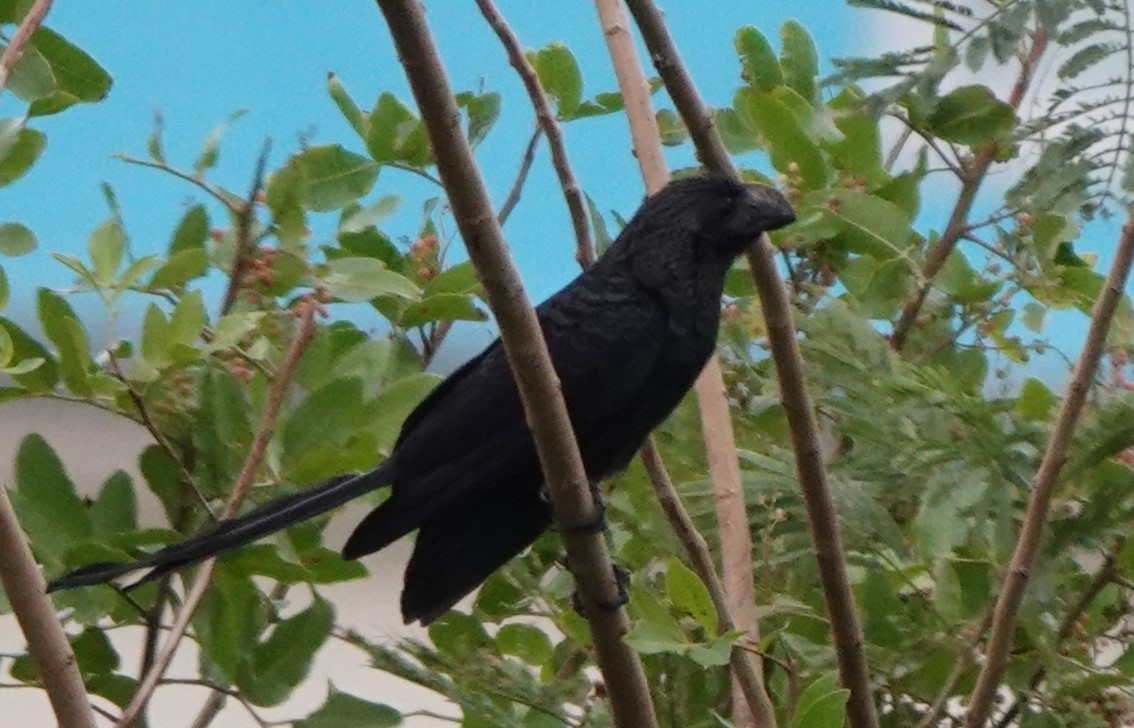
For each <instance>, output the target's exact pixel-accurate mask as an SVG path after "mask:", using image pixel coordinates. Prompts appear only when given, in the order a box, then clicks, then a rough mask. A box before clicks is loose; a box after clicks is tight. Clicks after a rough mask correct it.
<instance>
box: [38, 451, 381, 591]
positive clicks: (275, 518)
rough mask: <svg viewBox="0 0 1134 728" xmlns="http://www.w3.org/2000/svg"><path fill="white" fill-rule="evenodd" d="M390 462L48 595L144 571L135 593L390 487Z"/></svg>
mask: <svg viewBox="0 0 1134 728" xmlns="http://www.w3.org/2000/svg"><path fill="white" fill-rule="evenodd" d="M389 465H390V461H386V462H385V463H383V464H382V465H380V466H378V467H377V468H375V469H374V470H371V471H369V472H366V473H362V474H353V475H340V476H338V477H336V478H332V479H331V480H328V481H327V482H325V483H322V484H320V485H317V486H315V487H314V488H310V489H308V490H305V491H302V492H300V493H295V494H294V495H289V496H285V497H283V498H278V499H276V500H273V501H269V502H268V503H265V504H264V505H262V506H260V507H258V508H256V509H254V510H252V511H249V512H248V513H246V514H244V515H242V516H239V517H237V518H233V519H230V520H226V521H220V522H219V523H216V524H214V525H212V526H211V527H209V528H207V529H205V530H204V531H202V532H201V533H199V534H197V535H196V536H193V537H192V538H189V539H186V540H184V541H181V542H180V543H175V544H171V545H169V546H166V547H165V548H163V549H161V550H160V551H157V552H156V553H154V554H152V555H150V556H149V557H147V558H144V559H141V560H139V561H135V562H132V563H121V562H101V563H97V564H89V565H87V566H84V567H82V568H79V569H76V570H75V571H72V572H71V573H69V574H67V575H66V576H63V577H61V578H59V579H56V580H55V581H52V582H51V583H50V584H48V585H47V591H49V592H52V591H56V590H58V589H70V588H72V587H77V586H90V585H93V584H104V583H106V582H109V581H116V580H118V579H121V578H122V577H125V576H128V575H130V574H132V573H134V572H142V573H140V574H139V576H138V577H137V578H136V579H134V580H133V581H131V582H129V583H128V584H124V585H123V586H124V588H127V589H129V588H133V587H135V586H137V585H139V584H143V583H145V582H147V581H152V580H154V579H158V578H160V577H162V576H164V575H165V574H168V573H170V572H173V571H177V570H178V569H181V568H183V567H185V566H190V565H192V564H196V563H198V562H200V561H204V560H205V559H207V558H210V557H212V556H217V555H219V554H223V553H225V552H227V551H231V550H233V549H235V548H239V547H241V546H244V545H246V544H250V543H252V542H253V541H256V540H257V539H260V538H262V537H264V536H267V535H269V534H272V533H275V532H276V531H281V530H283V529H285V528H287V527H289V526H293V525H295V524H297V523H299V522H301V521H306V520H308V519H309V518H312V517H314V516H317V515H319V514H320V513H325V512H327V511H329V510H331V509H332V508H335V507H337V506H340V505H342V504H343V503H346V502H347V501H349V500H353V499H354V498H357V497H358V496H360V495H363V494H364V493H368V492H370V491H372V490H377V489H378V488H381V487H382V486H384V485H388V484H389V483H390V467H389Z"/></svg>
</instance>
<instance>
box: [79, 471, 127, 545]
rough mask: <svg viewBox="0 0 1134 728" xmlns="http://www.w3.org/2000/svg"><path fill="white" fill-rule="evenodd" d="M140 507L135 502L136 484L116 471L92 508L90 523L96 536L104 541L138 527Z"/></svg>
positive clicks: (108, 479) (122, 473) (125, 475)
mask: <svg viewBox="0 0 1134 728" xmlns="http://www.w3.org/2000/svg"><path fill="white" fill-rule="evenodd" d="M137 511H138V506H137V504H136V503H135V501H134V483H133V481H131V480H130V476H129V475H127V474H126V473H125V472H123V471H121V470H116V471H115V472H114V474H113V475H111V476H110V477H109V478H107V480H106V483H105V484H104V485H103V486H102V490H101V491H100V492H99V494H98V498H96V499H95V501H94V503H92V504H91V507H90V511H89V514H90V521H91V527H92V529H93V531H94V534H95V535H96V536H97V537H99V538H100V539H102V540H109V539H110V538H111V537H113V536H117V535H119V534H120V533H123V532H126V531H133V530H135V529H136V528H137V527H138V519H137Z"/></svg>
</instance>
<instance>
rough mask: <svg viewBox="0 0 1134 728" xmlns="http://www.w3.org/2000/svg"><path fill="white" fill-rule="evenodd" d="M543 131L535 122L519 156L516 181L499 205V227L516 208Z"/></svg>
mask: <svg viewBox="0 0 1134 728" xmlns="http://www.w3.org/2000/svg"><path fill="white" fill-rule="evenodd" d="M542 132H543V130H542V129H541V128H540V126H539V124H536V128H535V131H533V132H532V136H531V138H530V139H528V145H527V146H526V147H525V148H524V156H523V157H521V158H520V169H519V171H518V172H516V181H515V182H513V183H512V189H511V190H510V191H509V192H508V196H507V197H505V198H504V204H503V205H501V206H500V213H499V214H498V215H497V216H496V217H497V218H498V219H499V220H500V227H504V223H506V222H508V218H509V217H511V215H512V210H514V209H516V205H518V204H519V203H520V193H521V192H523V191H524V182H526V181H527V179H528V172H529V171H530V170H531V168H532V162H534V161H535V150H536V146H537V145H538V144H539V135H540V134H541V133H542Z"/></svg>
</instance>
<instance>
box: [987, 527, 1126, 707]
mask: <svg viewBox="0 0 1134 728" xmlns="http://www.w3.org/2000/svg"><path fill="white" fill-rule="evenodd" d="M1125 543H1126V538H1125V537H1124V536H1122V537H1119V538H1117V539H1115V542H1114V545H1113V546H1112V547H1111V549H1110V551H1107V553H1106V556H1104V557H1103V562H1102V564H1101V565H1100V566H1099V570H1098V571H1096V572H1095V575H1094V576H1093V577H1091V581H1090V582H1089V583H1088V584H1087V588H1086V589H1084V590H1083V593H1082V594H1080V595H1079V598H1078V599H1076V600H1075V603H1074V604H1073V605H1072V606H1071V608H1070V609H1068V610H1067V613H1066V614H1064V615H1063V620H1062V621H1061V622H1060V623H1059V630H1058V631H1057V632H1056V633H1055V645H1054V648H1055V652H1056V653H1058V652H1059V651H1060V650H1061V648H1062V647H1063V643H1064V642H1065V641H1066V640H1067V638H1068V637H1070V636H1071V634H1072V633H1073V632H1074V630H1075V625H1076V624H1078V622H1079V618H1080V617H1082V616H1083V613H1084V612H1086V611H1087V607H1089V606H1091V602H1093V601H1094V600H1095V599H1096V598H1097V597H1098V595H1099V594H1101V593H1102V590H1103V589H1105V588H1106V587H1107V585H1108V584H1111V583H1112V582H1114V580H1115V576H1116V574H1117V571H1118V566H1117V561H1118V552H1119V551H1121V550H1122V547H1123V545H1124V544H1125ZM1045 677H1047V668H1046V667H1044V666H1043V665H1041V666H1039V667H1037V668H1036V671H1035V672H1033V673H1032V676H1031V678H1030V679H1029V680H1028V689H1027V690H1025V691H1023V692H1021V693H1019V694H1017V695H1016V699H1015V700H1014V701H1012V705H1011V706H1010V707H1009V708H1008V710H1007V711H1005V713H1004V715H1002V716H1000V719H999V720H998V721H996V726H995V728H1008V727H1009V726H1010V725H1012V721H1014V720H1015V719H1016V716H1017V715H1019V713H1020V708H1022V707H1023V705H1024V703H1025V702H1026V701H1027V699H1028V693H1029V692H1031V691H1033V690H1035V689H1036V688H1038V687H1039V686H1040V683H1042V682H1043V679H1044V678H1045Z"/></svg>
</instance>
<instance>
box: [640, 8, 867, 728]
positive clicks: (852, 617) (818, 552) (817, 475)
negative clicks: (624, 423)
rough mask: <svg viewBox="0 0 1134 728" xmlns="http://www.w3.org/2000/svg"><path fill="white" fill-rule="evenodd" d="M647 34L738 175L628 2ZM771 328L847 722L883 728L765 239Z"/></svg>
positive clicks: (701, 152)
mask: <svg viewBox="0 0 1134 728" xmlns="http://www.w3.org/2000/svg"><path fill="white" fill-rule="evenodd" d="M626 4H627V5H628V6H629V8H630V12H631V13H633V15H634V18H635V20H636V21H637V24H638V28H639V29H640V30H641V33H642V37H643V39H644V40H645V43H646V47H647V48H648V49H649V52H650V57H651V58H652V59H653V62H654V67H655V68H656V69H657V71H658V75H660V76H661V78H662V80H663V81H664V82H665V85H666V88H667V89H668V91H669V95H670V98H672V99H673V102H674V105H675V106H676V107H677V110H678V113H680V115H681V118H682V120H683V121H684V122H685V126H686V127H687V128H688V129H689V133H690V136H691V137H692V138H693V142H694V145H695V146H696V148H697V154H698V156H699V158H700V159H701V161H702V163H703V164H705V165H706V166H708V167H709V168H710V169H712V170H713V171H715V172H716V173H718V174H724V175H728V176H731V177H733V178H734V179H735V178H737V173H736V169H735V168H734V167H733V164H732V160H731V159H730V158H729V156H728V152H727V150H725V148H724V144H723V142H722V141H721V138H720V135H719V134H717V132H716V129H715V128H714V123H713V117H712V115H711V114H710V113H709V111H708V109H707V107H706V106H705V103H704V101H703V100H702V99H701V96H700V93H699V92H698V91H697V87H696V86H695V85H694V83H693V80H692V79H691V78H690V76H689V73H688V71H687V70H686V68H685V66H684V64H683V63H682V61H681V57H680V55H679V54H678V52H677V48H676V47H675V45H674V43H673V39H672V38H671V37H670V35H669V31H668V30H667V29H666V27H665V21H664V18H663V17H662V14H661V11H660V10H659V9H658V7H657V6H656V5H655V4H654V3H653V2H651V0H627V3H626ZM748 266H749V268H750V270H751V272H752V276H753V279H754V280H755V283H756V288H757V291H758V292H759V296H760V305H761V306H762V308H763V310H764V320H765V322H766V324H767V327H768V342H769V344H770V346H771V349H772V359H773V361H774V363H775V366H776V373H777V375H778V377H779V382H780V398H781V401H782V402H783V406H784V412H785V414H786V416H787V420H788V426H789V428H790V430H791V436H792V443H793V449H794V451H795V458H796V468H797V472H798V476H799V482H800V486H801V488H802V490H803V497H804V501H805V503H806V505H807V515H808V524H809V526H810V529H811V541H812V546H813V549H814V551H815V557H816V559H817V560H818V563H819V575H820V581H821V584H822V587H823V596H824V599H825V600H826V604H827V611H828V621H829V623H830V625H831V631H832V636H833V638H834V644H835V651H836V655H837V658H838V664H839V675H840V678H841V680H842V684H843V685H844V686H845V687H846V688H848V689H849V690H850V691H851V694H850V698H849V700H848V702H847V718H848V722H849V723H850V725H851V728H876V726H877V725H878V717H877V715H876V713H875V709H874V703H873V700H872V696H871V687H870V673H869V671H868V669H867V663H866V648H865V640H864V638H863V633H862V625H861V623H860V620H859V617H858V611H857V608H856V606H855V601H854V593H853V592H852V591H851V588H850V580H849V578H848V577H847V572H846V550H845V549H844V548H843V543H842V536H841V534H840V533H839V526H838V513H837V512H836V511H835V505H834V500H833V497H832V495H831V487H830V484H829V483H828V481H827V471H826V467H825V465H824V462H823V451H822V447H821V445H820V442H819V431H818V426H817V424H816V422H815V412H814V408H813V406H812V403H811V397H810V395H809V394H808V391H807V386H806V380H805V376H804V369H803V359H802V356H801V355H800V352H799V342H798V341H797V339H796V331H795V326H794V325H793V323H792V319H791V303H790V301H789V299H788V296H787V291H786V289H785V288H784V283H783V281H782V280H781V279H780V276H779V273H778V271H777V270H776V265H775V252H774V250H773V248H772V245H771V242H770V241H769V240H768V237H767V235H761V236H760V238H759V239H758V240H757V241H755V242H754V243H753V245H752V246H751V248H750V249H749V252H748Z"/></svg>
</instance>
